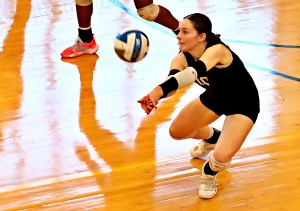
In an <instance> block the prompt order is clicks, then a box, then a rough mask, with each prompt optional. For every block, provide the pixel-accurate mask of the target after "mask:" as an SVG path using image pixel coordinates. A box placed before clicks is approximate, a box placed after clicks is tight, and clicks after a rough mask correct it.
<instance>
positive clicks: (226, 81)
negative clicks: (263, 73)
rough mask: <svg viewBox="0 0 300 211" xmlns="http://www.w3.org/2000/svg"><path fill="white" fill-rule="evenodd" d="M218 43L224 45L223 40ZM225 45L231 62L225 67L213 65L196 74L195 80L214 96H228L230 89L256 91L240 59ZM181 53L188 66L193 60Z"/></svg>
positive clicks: (188, 55) (186, 54)
mask: <svg viewBox="0 0 300 211" xmlns="http://www.w3.org/2000/svg"><path fill="white" fill-rule="evenodd" d="M220 44H223V45H225V44H224V43H223V42H220ZM225 46H226V47H227V48H228V50H229V51H230V52H231V54H232V57H233V59H232V62H231V64H230V65H229V66H227V67H216V66H215V67H213V68H212V69H210V70H208V71H207V72H205V73H203V74H202V75H200V76H198V80H196V81H195V82H196V83H197V84H199V85H200V86H202V87H203V88H205V89H207V90H208V91H209V92H210V93H211V94H214V95H216V96H215V97H218V96H224V95H226V96H227V97H228V94H229V93H230V92H231V91H234V92H246V93H249V92H250V93H251V92H255V93H257V89H256V86H255V83H254V81H253V79H252V77H251V76H250V74H249V73H248V71H247V69H246V68H245V66H244V64H243V62H242V61H241V59H240V58H239V57H238V56H237V55H236V54H235V53H234V52H233V51H232V50H231V49H230V48H229V47H228V46H227V45H225ZM183 53H184V55H185V57H186V60H187V63H188V65H189V66H190V65H191V64H192V63H193V62H195V60H194V58H193V57H192V55H191V54H189V53H187V52H183ZM217 66H218V65H217Z"/></svg>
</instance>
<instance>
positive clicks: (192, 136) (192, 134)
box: [170, 131, 197, 140]
mask: <svg viewBox="0 0 300 211" xmlns="http://www.w3.org/2000/svg"><path fill="white" fill-rule="evenodd" d="M196 134H197V131H194V132H192V133H191V134H189V135H187V136H184V137H181V138H178V137H174V136H172V135H171V134H170V136H171V137H172V138H173V139H175V140H182V139H187V138H194V137H195V135H196Z"/></svg>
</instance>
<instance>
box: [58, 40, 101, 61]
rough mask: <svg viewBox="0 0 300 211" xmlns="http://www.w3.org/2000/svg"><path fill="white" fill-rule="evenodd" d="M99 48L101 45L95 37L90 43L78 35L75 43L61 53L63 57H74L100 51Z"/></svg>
mask: <svg viewBox="0 0 300 211" xmlns="http://www.w3.org/2000/svg"><path fill="white" fill-rule="evenodd" d="M98 48H99V45H97V43H96V40H95V38H94V37H93V40H92V41H91V42H90V43H84V42H82V40H81V39H80V37H79V36H78V37H77V40H76V42H75V44H74V45H72V46H70V47H69V48H67V49H65V50H64V51H63V52H62V53H61V54H60V55H61V56H62V57H63V58H72V57H77V56H81V55H83V54H93V53H96V52H97V51H98Z"/></svg>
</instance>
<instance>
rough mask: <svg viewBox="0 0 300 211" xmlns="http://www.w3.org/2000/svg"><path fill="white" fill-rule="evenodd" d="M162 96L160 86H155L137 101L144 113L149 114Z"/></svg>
mask: <svg viewBox="0 0 300 211" xmlns="http://www.w3.org/2000/svg"><path fill="white" fill-rule="evenodd" d="M162 96H163V91H162V89H161V87H160V86H157V87H155V88H154V89H153V90H152V91H151V92H150V93H149V94H148V95H146V96H144V97H142V99H140V100H138V101H137V102H138V103H140V104H141V107H142V109H144V111H145V112H146V114H147V115H148V114H150V113H151V111H152V110H153V108H155V109H157V104H158V101H159V99H160V98H161V97H162Z"/></svg>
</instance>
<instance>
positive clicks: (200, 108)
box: [169, 98, 220, 152]
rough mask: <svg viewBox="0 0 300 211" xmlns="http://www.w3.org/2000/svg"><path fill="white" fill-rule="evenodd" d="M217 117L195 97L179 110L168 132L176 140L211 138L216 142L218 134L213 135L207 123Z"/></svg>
mask: <svg viewBox="0 0 300 211" xmlns="http://www.w3.org/2000/svg"><path fill="white" fill-rule="evenodd" d="M219 117H220V116H219V115H218V114H216V113H215V112H213V111H212V110H210V109H208V108H207V107H206V106H204V105H203V103H202V102H201V100H200V98H196V99H194V100H193V101H191V102H190V103H189V104H187V105H186V106H185V107H184V108H183V109H182V110H181V111H180V113H179V114H178V115H177V117H176V118H175V119H174V121H173V122H172V124H171V126H170V129H169V132H170V135H171V137H172V138H174V139H176V140H181V139H186V138H194V139H210V138H213V139H216V140H215V142H216V141H217V137H218V135H215V133H216V132H215V130H214V129H212V128H211V127H210V126H208V125H209V124H210V123H212V122H214V121H215V120H216V119H218V118H219ZM209 151H210V150H209ZM209 151H208V152H209Z"/></svg>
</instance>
